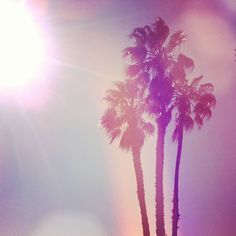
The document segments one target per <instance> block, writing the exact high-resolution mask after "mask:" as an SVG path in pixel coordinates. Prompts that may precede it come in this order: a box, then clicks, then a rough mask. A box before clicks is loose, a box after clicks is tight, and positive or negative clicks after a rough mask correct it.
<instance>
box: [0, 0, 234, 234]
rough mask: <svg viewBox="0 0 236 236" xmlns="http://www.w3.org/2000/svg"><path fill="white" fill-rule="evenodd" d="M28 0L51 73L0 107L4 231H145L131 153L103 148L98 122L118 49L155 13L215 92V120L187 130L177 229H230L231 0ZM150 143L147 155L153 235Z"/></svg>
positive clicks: (172, 151) (170, 154) (119, 75)
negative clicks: (181, 36)
mask: <svg viewBox="0 0 236 236" xmlns="http://www.w3.org/2000/svg"><path fill="white" fill-rule="evenodd" d="M25 4H27V6H28V8H29V10H30V11H32V12H33V13H34V14H35V16H36V18H37V21H38V26H39V27H40V28H41V31H43V35H44V37H45V40H46V41H47V50H48V52H49V53H48V57H47V63H46V68H44V72H42V73H40V76H39V75H37V76H38V77H43V79H44V80H47V81H48V82H47V83H46V84H44V82H42V83H41V84H40V86H34V87H33V90H32V91H31V93H29V95H28V96H26V97H20V99H19V97H17V98H18V99H10V98H9V97H6V98H5V99H3V100H4V102H1V104H0V105H1V109H0V120H1V122H0V131H1V132H0V134H1V135H0V154H1V158H0V235H4V236H54V235H55V236H67V235H70V236H74V235H86V236H90V235H91V236H106V235H107V236H110V235H112V236H133V235H135V236H141V235H142V229H141V225H140V215H139V208H138V202H137V198H136V186H135V177H134V170H133V166H132V157H131V154H130V153H126V152H122V151H121V150H119V148H118V145H117V144H116V143H114V144H113V145H110V144H109V142H108V139H107V137H106V136H105V133H104V131H103V130H102V129H101V127H99V119H100V117H101V115H102V114H103V112H104V109H105V107H106V104H105V102H104V100H103V99H102V98H103V96H104V95H105V91H106V90H107V89H108V88H110V87H111V85H112V82H113V81H116V80H122V79H124V78H125V74H124V70H125V61H124V60H123V58H122V54H121V50H122V49H124V48H125V47H127V46H129V45H132V41H131V40H129V39H128V35H129V33H130V32H131V31H132V30H133V29H134V28H135V27H138V26H144V25H146V24H151V23H152V22H153V21H154V19H155V18H156V17H158V16H160V17H162V18H163V19H164V20H165V21H166V22H167V23H168V25H169V26H170V28H171V30H172V32H174V31H176V30H178V29H182V30H184V31H185V32H186V34H187V41H186V42H185V44H184V45H183V47H182V48H181V50H182V51H183V52H184V53H186V54H187V55H188V56H190V57H191V58H193V60H194V62H195V69H194V71H193V73H192V75H190V77H191V78H192V77H194V76H198V75H204V81H205V82H210V83H213V84H214V86H215V96H216V99H217V105H216V108H215V110H214V112H213V116H212V118H211V120H210V121H208V122H206V123H205V125H204V127H203V128H202V129H201V130H197V129H195V130H194V131H193V132H191V133H190V134H186V135H185V136H184V146H183V155H182V162H181V167H180V168H181V170H180V171H181V172H180V214H181V219H180V224H179V226H180V229H179V235H180V236H189V235H191V236H199V235H201V236H222V235H227V236H235V235H236V225H235V219H236V202H235V199H236V191H235V189H236V174H235V173H236V158H235V157H236V148H235V147H236V125H235V122H234V121H235V115H236V108H235V101H236V93H235V91H236V82H235V76H236V66H235V63H236V62H235V61H234V60H235V56H234V48H236V46H235V45H236V43H235V42H236V1H234V0H214V1H212V0H211V1H210V0H205V1H204V0H201V1H196V0H191V1H185V0H172V1H171V0H166V1H159V0H156V1H154V0H146V1H144V0H126V1H118V0H110V1H109V0H99V1H94V0H87V1H83V0H79V1H78V0H77V1H75V0H28V2H27V1H26V3H25ZM44 80H43V81H44ZM0 97H1V96H0ZM14 98H15V97H14ZM19 101H20V102H19ZM172 131H173V124H171V125H170V127H169V129H168V132H167V137H166V143H165V167H164V168H165V169H164V170H165V174H164V188H165V210H166V215H165V222H166V229H167V234H168V236H170V235H171V208H172V205H171V200H172V191H173V171H174V164H175V155H176V145H175V144H173V143H172V142H171V132H172ZM155 139H156V137H155V136H154V137H151V138H149V139H148V140H147V141H146V143H145V146H144V148H143V150H142V161H143V168H144V176H145V185H146V186H145V188H146V199H147V206H148V213H149V216H150V223H151V224H152V226H151V232H152V234H151V235H155V234H154V232H155V227H154V222H155V219H154V168H153V166H154V163H155Z"/></svg>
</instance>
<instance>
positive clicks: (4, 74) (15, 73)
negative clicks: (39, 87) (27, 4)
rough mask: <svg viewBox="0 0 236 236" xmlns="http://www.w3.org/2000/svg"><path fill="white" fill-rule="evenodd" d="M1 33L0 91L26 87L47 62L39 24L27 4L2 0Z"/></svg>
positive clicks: (0, 4) (0, 7) (0, 14)
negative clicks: (26, 6) (45, 61)
mask: <svg viewBox="0 0 236 236" xmlns="http://www.w3.org/2000/svg"><path fill="white" fill-rule="evenodd" d="M0 32H1V37H0V93H1V91H2V90H15V89H17V90H18V89H20V88H25V86H27V85H29V84H30V83H31V82H32V81H33V80H34V79H37V73H38V72H39V70H40V67H41V66H42V64H43V58H44V44H43V40H42V37H41V34H40V30H39V27H37V25H36V23H35V22H34V20H33V17H32V15H31V14H30V13H29V12H28V11H27V10H26V8H24V5H22V4H20V3H16V2H15V3H14V2H12V1H9V0H0Z"/></svg>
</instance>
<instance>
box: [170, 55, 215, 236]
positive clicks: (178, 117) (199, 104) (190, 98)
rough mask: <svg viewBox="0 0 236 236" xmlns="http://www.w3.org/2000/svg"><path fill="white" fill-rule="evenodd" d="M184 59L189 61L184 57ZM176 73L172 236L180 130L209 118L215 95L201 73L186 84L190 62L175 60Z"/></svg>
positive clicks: (175, 219)
mask: <svg viewBox="0 0 236 236" xmlns="http://www.w3.org/2000/svg"><path fill="white" fill-rule="evenodd" d="M186 59H187V60H185V62H186V61H190V60H189V59H188V58H186ZM177 66H179V70H178V71H179V72H181V74H182V75H183V76H182V77H177V78H176V79H175V80H174V81H175V86H174V87H175V96H174V99H175V100H174V110H175V112H176V113H175V124H176V125H175V129H174V132H173V137H172V138H173V141H177V143H178V147H177V157H176V165H175V176H174V196H173V211H172V212H173V215H172V220H173V221H172V236H177V231H178V221H179V217H180V214H179V194H178V193H179V168H180V160H181V153H182V145H183V134H184V131H191V130H192V129H193V127H194V124H196V125H197V126H198V128H201V127H202V126H203V122H204V120H208V119H210V117H211V115H212V109H213V108H214V107H215V105H216V98H215V96H214V95H213V94H212V92H213V90H214V87H213V85H212V84H210V83H206V84H200V81H201V79H202V78H203V76H200V77H198V78H195V79H193V81H192V83H190V84H188V80H187V79H186V69H187V68H189V66H191V67H192V66H193V63H192V64H191V63H190V64H188V65H187V64H186V63H179V64H177Z"/></svg>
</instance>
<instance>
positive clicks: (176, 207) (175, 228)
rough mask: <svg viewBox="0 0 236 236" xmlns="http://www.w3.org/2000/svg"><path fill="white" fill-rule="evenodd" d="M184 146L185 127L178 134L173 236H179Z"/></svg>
mask: <svg viewBox="0 0 236 236" xmlns="http://www.w3.org/2000/svg"><path fill="white" fill-rule="evenodd" d="M182 145H183V126H182V127H180V129H179V132H178V149H177V157H176V164H175V180H174V196H173V210H172V236H177V232H178V221H179V217H180V214H179V167H180V160H181V153H182Z"/></svg>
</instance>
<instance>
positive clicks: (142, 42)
mask: <svg viewBox="0 0 236 236" xmlns="http://www.w3.org/2000/svg"><path fill="white" fill-rule="evenodd" d="M169 32H170V30H169V27H168V26H167V24H166V23H165V22H164V21H163V20H162V19H161V18H157V19H156V21H155V22H154V24H152V25H151V26H149V25H146V26H144V27H140V28H136V29H134V31H133V32H132V34H131V35H130V37H131V38H133V39H134V40H135V45H134V47H128V48H126V49H125V50H124V56H125V57H128V58H130V61H131V62H132V63H131V65H130V66H129V67H128V69H127V73H128V75H130V76H131V77H133V76H137V75H138V76H140V77H141V78H143V80H146V81H148V82H149V95H148V96H147V98H146V102H147V104H148V111H149V113H150V114H151V115H152V116H153V117H154V118H155V121H156V124H157V144H156V176H155V203H156V213H155V215H156V235H157V236H165V224H164V194H163V165H164V140H165V134H166V129H167V126H168V124H169V122H170V120H171V112H172V109H173V104H172V96H173V92H174V91H173V78H172V76H171V73H170V72H171V70H172V68H173V66H174V64H175V63H176V58H177V56H178V49H179V46H180V45H181V43H182V42H183V41H184V40H185V35H184V33H183V31H177V32H175V33H173V34H172V35H170V33H169Z"/></svg>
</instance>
